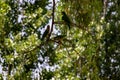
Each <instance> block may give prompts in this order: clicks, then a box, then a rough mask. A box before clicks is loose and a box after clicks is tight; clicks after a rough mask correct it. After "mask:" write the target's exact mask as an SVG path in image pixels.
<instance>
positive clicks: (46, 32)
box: [41, 25, 50, 40]
mask: <svg viewBox="0 0 120 80" xmlns="http://www.w3.org/2000/svg"><path fill="white" fill-rule="evenodd" d="M49 32H50V26H49V25H47V28H46V30H45V32H44V33H43V35H42V38H41V40H44V39H45V37H47V36H48V35H49Z"/></svg>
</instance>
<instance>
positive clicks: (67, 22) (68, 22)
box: [62, 11, 71, 29]
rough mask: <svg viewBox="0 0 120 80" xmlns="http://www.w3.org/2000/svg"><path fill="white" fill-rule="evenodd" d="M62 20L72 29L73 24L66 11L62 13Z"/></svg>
mask: <svg viewBox="0 0 120 80" xmlns="http://www.w3.org/2000/svg"><path fill="white" fill-rule="evenodd" d="M62 20H63V21H64V22H65V23H66V24H67V25H68V27H69V29H70V24H71V22H70V19H69V17H68V16H67V14H66V13H65V12H64V11H62Z"/></svg>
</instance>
